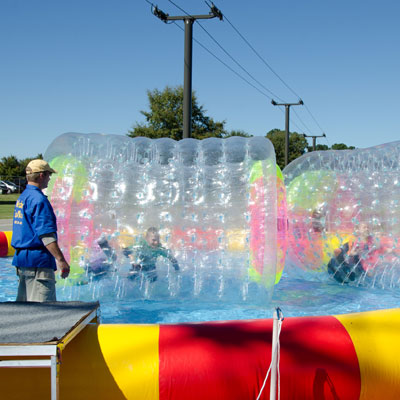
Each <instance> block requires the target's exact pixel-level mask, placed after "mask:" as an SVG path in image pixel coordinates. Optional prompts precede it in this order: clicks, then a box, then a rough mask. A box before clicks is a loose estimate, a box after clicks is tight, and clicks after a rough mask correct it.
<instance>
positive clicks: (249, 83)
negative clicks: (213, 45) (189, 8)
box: [175, 23, 271, 100]
mask: <svg viewBox="0 0 400 400" xmlns="http://www.w3.org/2000/svg"><path fill="white" fill-rule="evenodd" d="M175 25H176V26H177V27H178V28H179V29H180V30H182V31H184V29H183V28H182V27H181V26H179V25H178V24H176V23H175ZM193 40H194V41H195V42H196V43H197V44H198V45H199V46H200V47H202V48H203V49H204V50H205V51H207V52H208V53H209V54H211V55H212V56H213V57H214V58H216V59H217V60H218V61H219V62H220V63H221V64H223V65H224V66H225V67H226V68H228V69H229V70H230V71H231V72H233V73H234V74H235V75H237V76H238V77H239V78H240V79H242V80H243V81H244V82H246V83H247V84H248V85H250V86H251V87H252V88H254V89H256V90H257V91H258V92H259V93H261V94H262V95H263V96H265V97H266V98H268V99H270V100H271V97H270V96H269V95H267V94H266V93H264V92H263V91H262V90H260V89H259V88H258V87H257V86H255V85H253V84H252V83H251V82H249V81H248V80H247V79H246V78H244V77H243V76H242V75H240V74H239V73H238V72H237V71H235V70H234V69H233V68H232V67H230V66H229V65H228V64H227V63H226V62H224V61H223V60H221V59H220V58H219V57H218V56H216V55H215V54H214V53H213V52H212V51H211V50H209V49H208V48H207V47H206V46H205V45H203V44H202V43H201V42H200V41H198V40H197V39H196V38H193Z"/></svg>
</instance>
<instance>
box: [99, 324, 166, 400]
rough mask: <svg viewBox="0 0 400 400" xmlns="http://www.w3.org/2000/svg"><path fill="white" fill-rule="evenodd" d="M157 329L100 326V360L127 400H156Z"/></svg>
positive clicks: (156, 326) (152, 327)
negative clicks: (103, 361) (101, 357)
mask: <svg viewBox="0 0 400 400" xmlns="http://www.w3.org/2000/svg"><path fill="white" fill-rule="evenodd" d="M159 330H160V329H159V325H100V326H99V329H98V332H97V333H98V339H99V344H100V348H101V352H102V355H103V357H104V360H105V362H106V364H107V366H108V368H109V370H110V373H111V374H112V375H113V377H114V379H115V382H116V383H117V385H118V387H119V389H120V390H121V392H122V393H123V394H124V396H125V397H126V398H127V399H141V400H147V399H151V400H154V399H158V398H159V385H158V382H159V380H158V374H159V368H158V367H159V358H158V338H159Z"/></svg>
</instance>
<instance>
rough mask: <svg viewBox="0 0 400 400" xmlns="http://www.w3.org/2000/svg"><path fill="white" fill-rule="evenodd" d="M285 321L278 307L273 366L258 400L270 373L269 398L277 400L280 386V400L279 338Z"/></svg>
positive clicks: (259, 395) (274, 334) (273, 345)
mask: <svg viewBox="0 0 400 400" xmlns="http://www.w3.org/2000/svg"><path fill="white" fill-rule="evenodd" d="M283 320H284V318H283V313H282V310H281V309H280V308H279V307H277V308H276V309H275V312H274V324H273V328H272V346H271V364H270V365H269V368H268V371H267V373H266V375H265V379H264V382H263V384H262V386H261V389H260V393H259V394H258V396H257V399H256V400H259V399H260V397H261V394H262V392H263V390H264V387H265V384H266V383H267V380H268V376H269V373H270V372H271V385H270V392H269V398H270V400H275V399H276V386H277V384H278V399H280V392H281V387H280V375H279V361H280V342H279V337H280V334H281V330H282V323H283Z"/></svg>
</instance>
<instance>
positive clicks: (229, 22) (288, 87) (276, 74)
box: [224, 14, 300, 98]
mask: <svg viewBox="0 0 400 400" xmlns="http://www.w3.org/2000/svg"><path fill="white" fill-rule="evenodd" d="M224 19H225V21H226V22H228V24H229V25H230V26H231V27H232V29H233V30H234V31H235V32H236V33H237V34H238V35H239V36H240V37H241V38H242V39H243V41H244V42H245V43H246V44H247V45H248V46H249V47H250V49H251V50H253V52H254V53H255V55H256V56H257V57H258V58H259V59H260V60H261V61H262V62H263V63H264V64H265V65H266V66H267V67H268V69H269V70H270V71H271V72H272V73H273V74H274V75H275V76H276V77H277V78H278V79H279V80H280V81H281V82H282V83H283V84H284V85H285V86H286V88H287V89H289V90H290V91H291V92H292V93H293V94H294V95H295V96H296V97H297V98H300V96H299V95H298V94H297V93H296V92H295V91H294V90H293V89H292V88H291V87H290V86H289V85H288V84H287V83H286V82H285V81H284V80H283V79H282V78H281V77H280V76H279V75H278V73H277V72H275V70H274V69H273V68H272V67H271V66H270V65H269V64H268V63H267V61H266V60H265V59H264V58H263V57H262V56H261V55H260V53H259V52H258V51H257V50H256V49H255V48H254V47H253V46H252V45H251V44H250V42H249V41H248V40H247V39H246V38H245V37H244V36H243V35H242V34H241V33H240V32H239V30H238V29H237V28H236V27H235V26H234V25H233V24H232V22H231V21H229V19H228V17H227V16H226V15H225V14H224Z"/></svg>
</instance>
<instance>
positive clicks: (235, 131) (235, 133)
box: [224, 129, 253, 138]
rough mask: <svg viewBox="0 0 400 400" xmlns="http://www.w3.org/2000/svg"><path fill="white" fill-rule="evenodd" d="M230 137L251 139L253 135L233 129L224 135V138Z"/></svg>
mask: <svg viewBox="0 0 400 400" xmlns="http://www.w3.org/2000/svg"><path fill="white" fill-rule="evenodd" d="M232 136H242V137H252V136H253V135H250V134H248V133H246V132H245V131H243V130H241V129H233V130H231V131H230V132H229V133H226V134H225V136H224V137H225V138H228V137H232Z"/></svg>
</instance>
